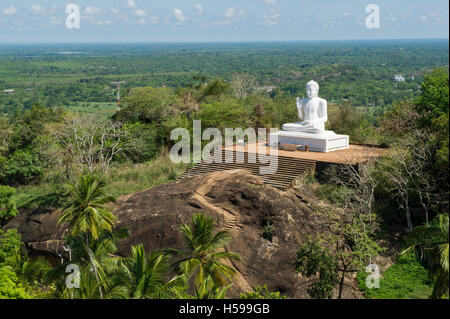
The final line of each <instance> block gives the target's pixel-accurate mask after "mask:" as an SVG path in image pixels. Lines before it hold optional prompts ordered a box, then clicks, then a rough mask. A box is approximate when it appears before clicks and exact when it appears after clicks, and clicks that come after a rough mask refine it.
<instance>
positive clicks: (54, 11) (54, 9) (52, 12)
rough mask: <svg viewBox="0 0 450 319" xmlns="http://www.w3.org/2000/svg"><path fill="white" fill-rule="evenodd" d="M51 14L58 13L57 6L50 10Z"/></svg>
mask: <svg viewBox="0 0 450 319" xmlns="http://www.w3.org/2000/svg"><path fill="white" fill-rule="evenodd" d="M50 13H51V14H54V13H56V6H55V5H52V8H51V9H50Z"/></svg>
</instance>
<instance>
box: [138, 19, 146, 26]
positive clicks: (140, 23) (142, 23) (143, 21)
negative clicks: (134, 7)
mask: <svg viewBox="0 0 450 319" xmlns="http://www.w3.org/2000/svg"><path fill="white" fill-rule="evenodd" d="M138 24H139V25H144V24H147V20H145V19H139V21H138Z"/></svg>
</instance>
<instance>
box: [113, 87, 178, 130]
mask: <svg viewBox="0 0 450 319" xmlns="http://www.w3.org/2000/svg"><path fill="white" fill-rule="evenodd" d="M124 104H126V107H124V108H123V109H122V110H121V111H119V112H118V113H117V114H115V115H114V119H115V120H119V121H122V122H131V123H135V122H142V123H155V124H160V123H162V122H163V121H164V120H165V119H166V118H168V117H169V116H170V115H174V114H175V113H176V110H177V108H178V107H179V106H180V105H181V104H182V103H181V101H180V100H179V99H178V97H177V96H176V95H175V94H174V93H173V92H172V90H170V89H167V88H152V87H142V88H136V89H133V90H132V91H131V93H130V94H129V95H128V96H127V97H126V98H125V99H124Z"/></svg>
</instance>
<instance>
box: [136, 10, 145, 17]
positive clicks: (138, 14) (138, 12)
mask: <svg viewBox="0 0 450 319" xmlns="http://www.w3.org/2000/svg"><path fill="white" fill-rule="evenodd" d="M135 14H136V15H137V16H138V17H145V16H146V15H147V12H145V11H144V10H136V12H135Z"/></svg>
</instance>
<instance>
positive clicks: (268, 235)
mask: <svg viewBox="0 0 450 319" xmlns="http://www.w3.org/2000/svg"><path fill="white" fill-rule="evenodd" d="M274 232H275V227H274V226H273V225H272V223H271V222H266V223H265V225H264V231H263V234H262V237H263V238H264V239H265V240H268V241H270V242H271V241H272V240H273V233H274Z"/></svg>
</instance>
